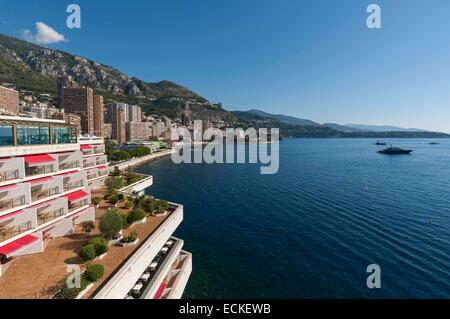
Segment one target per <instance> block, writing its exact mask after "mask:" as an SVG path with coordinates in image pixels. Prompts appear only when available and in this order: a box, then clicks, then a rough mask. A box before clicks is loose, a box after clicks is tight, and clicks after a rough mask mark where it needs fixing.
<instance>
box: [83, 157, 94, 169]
mask: <svg viewBox="0 0 450 319" xmlns="http://www.w3.org/2000/svg"><path fill="white" fill-rule="evenodd" d="M95 165H96V161H95V158H93V157H90V158H89V159H85V160H83V168H90V167H94V166H95Z"/></svg>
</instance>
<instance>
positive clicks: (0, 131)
mask: <svg viewBox="0 0 450 319" xmlns="http://www.w3.org/2000/svg"><path fill="white" fill-rule="evenodd" d="M13 143H14V141H13V128H12V125H0V146H11V145H13Z"/></svg>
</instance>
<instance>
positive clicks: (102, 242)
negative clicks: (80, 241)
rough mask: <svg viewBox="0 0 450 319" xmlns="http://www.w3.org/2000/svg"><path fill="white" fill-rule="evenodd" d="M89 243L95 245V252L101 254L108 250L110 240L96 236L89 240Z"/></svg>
mask: <svg viewBox="0 0 450 319" xmlns="http://www.w3.org/2000/svg"><path fill="white" fill-rule="evenodd" d="M89 244H92V245H94V247H95V254H96V255H97V256H101V255H103V254H105V253H106V252H108V241H107V240H106V239H105V238H103V237H94V238H92V239H91V240H90V241H89Z"/></svg>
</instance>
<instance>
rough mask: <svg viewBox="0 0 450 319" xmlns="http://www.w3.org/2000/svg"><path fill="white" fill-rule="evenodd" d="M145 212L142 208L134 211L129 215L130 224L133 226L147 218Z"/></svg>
mask: <svg viewBox="0 0 450 319" xmlns="http://www.w3.org/2000/svg"><path fill="white" fill-rule="evenodd" d="M145 215H146V213H145V211H144V210H143V209H141V208H136V209H134V210H133V211H132V212H131V213H129V214H128V223H129V224H132V223H134V222H137V221H138V220H142V219H144V218H145Z"/></svg>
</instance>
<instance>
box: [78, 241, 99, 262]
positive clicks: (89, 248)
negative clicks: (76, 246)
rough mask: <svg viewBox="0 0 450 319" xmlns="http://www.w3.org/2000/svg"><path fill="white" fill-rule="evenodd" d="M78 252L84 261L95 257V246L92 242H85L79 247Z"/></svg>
mask: <svg viewBox="0 0 450 319" xmlns="http://www.w3.org/2000/svg"><path fill="white" fill-rule="evenodd" d="M79 254H80V257H81V258H82V259H83V260H84V261H89V260H92V259H94V258H95V257H97V253H96V251H95V246H94V245H93V244H87V245H85V246H83V247H81V249H80V253H79Z"/></svg>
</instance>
